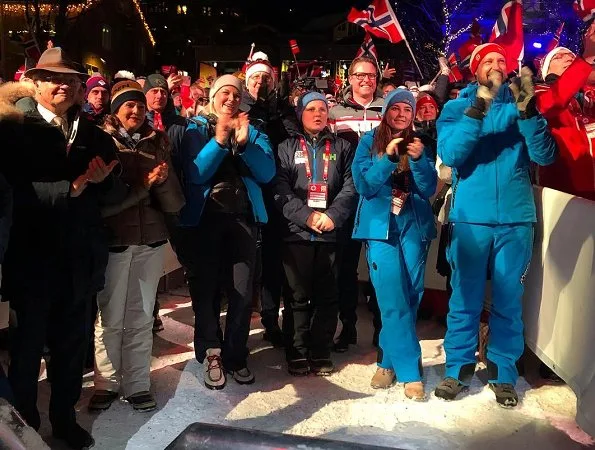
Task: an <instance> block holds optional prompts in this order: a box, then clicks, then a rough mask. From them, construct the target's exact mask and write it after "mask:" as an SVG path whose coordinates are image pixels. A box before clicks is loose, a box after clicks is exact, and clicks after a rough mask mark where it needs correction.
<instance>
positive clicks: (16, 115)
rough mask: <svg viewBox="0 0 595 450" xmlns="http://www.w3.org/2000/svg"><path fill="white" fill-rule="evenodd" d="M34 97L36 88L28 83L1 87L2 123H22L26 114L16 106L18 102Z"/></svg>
mask: <svg viewBox="0 0 595 450" xmlns="http://www.w3.org/2000/svg"><path fill="white" fill-rule="evenodd" d="M34 96H35V88H34V87H33V86H31V85H29V84H27V83H19V82H9V83H4V84H3V85H2V86H0V121H4V120H8V121H18V122H22V121H23V118H24V113H23V111H21V110H20V109H19V108H18V107H17V106H16V102H18V101H19V100H20V99H22V98H26V97H34Z"/></svg>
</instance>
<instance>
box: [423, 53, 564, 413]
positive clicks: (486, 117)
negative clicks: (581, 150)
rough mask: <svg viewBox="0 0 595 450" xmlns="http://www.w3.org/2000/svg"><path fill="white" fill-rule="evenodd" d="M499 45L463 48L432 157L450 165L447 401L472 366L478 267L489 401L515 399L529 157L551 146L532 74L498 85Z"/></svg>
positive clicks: (531, 213)
mask: <svg viewBox="0 0 595 450" xmlns="http://www.w3.org/2000/svg"><path fill="white" fill-rule="evenodd" d="M507 60H508V59H507V53H506V50H505V49H504V48H502V47H501V46H500V45H498V44H495V43H488V44H483V45H480V46H478V47H477V48H476V49H475V50H474V51H473V54H472V55H471V65H470V68H471V72H472V73H473V74H474V75H475V76H476V78H477V83H472V84H471V85H469V87H467V88H466V89H465V90H464V91H463V92H461V95H460V97H459V98H458V99H457V100H452V101H449V102H447V103H446V104H445V105H444V109H443V111H442V114H441V115H440V118H439V120H438V123H437V128H438V156H439V157H440V158H441V159H442V161H443V163H444V164H445V165H446V166H448V167H451V168H452V182H453V194H452V202H451V210H450V214H449V223H450V226H449V244H448V250H447V257H448V261H449V263H450V265H451V267H452V281H451V286H452V291H453V292H452V296H451V298H450V304H449V306H450V311H449V313H448V319H447V320H448V329H447V332H446V337H445V339H444V349H445V351H446V377H445V378H444V380H443V381H442V382H441V383H440V384H439V385H438V386H437V388H436V391H435V394H436V396H437V397H439V398H442V399H445V400H453V399H455V398H456V397H457V395H458V394H459V393H460V392H461V391H462V390H463V389H465V388H466V386H468V384H469V383H470V381H471V378H472V377H473V374H474V372H475V365H476V362H477V360H476V356H475V352H476V350H477V343H478V333H477V330H478V329H479V319H480V314H481V311H482V308H483V304H484V291H485V283H486V272H487V271H488V268H489V270H490V274H491V280H492V314H491V315H490V324H489V325H490V340H489V343H488V346H487V369H488V379H489V384H490V387H491V389H492V390H493V391H494V392H495V394H496V401H497V402H498V404H500V405H501V406H503V407H514V406H516V405H517V403H518V395H517V393H516V391H515V388H514V386H515V383H516V380H517V377H518V372H517V368H516V362H517V360H518V359H519V358H520V357H521V355H522V353H523V350H524V339H523V321H522V307H521V305H522V303H521V302H522V296H523V290H524V287H523V285H524V282H525V278H526V276H527V272H528V269H529V262H530V260H531V254H532V248H533V223H534V222H535V221H536V212H535V204H534V201H533V191H532V186H531V180H530V177H529V169H530V163H531V161H533V162H535V163H537V164H539V165H548V164H551V163H552V162H554V160H555V157H556V144H555V142H554V139H553V138H552V135H551V134H550V131H549V129H548V126H547V123H546V120H545V119H544V118H543V117H542V116H540V115H539V114H538V111H537V109H536V108H535V107H534V104H535V100H534V99H533V92H534V86H533V84H532V74H531V71H530V70H529V69H527V68H524V69H523V70H522V77H521V79H520V81H519V80H514V81H513V82H512V83H511V84H510V85H509V84H505V83H504V81H505V79H506V74H507V73H508V67H507V65H506V64H507Z"/></svg>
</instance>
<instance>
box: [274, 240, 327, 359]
mask: <svg viewBox="0 0 595 450" xmlns="http://www.w3.org/2000/svg"><path fill="white" fill-rule="evenodd" d="M283 267H284V268H285V273H286V275H287V282H288V284H289V288H290V289H291V293H292V301H291V310H292V316H293V322H294V326H293V328H294V336H293V349H292V350H293V357H308V356H310V357H311V358H315V359H318V358H328V357H330V349H331V346H332V343H333V336H334V335H335V330H336V328H337V312H338V285H337V275H338V273H337V246H336V244H335V243H323V242H287V243H285V245H284V246H283ZM288 357H291V355H290V354H288Z"/></svg>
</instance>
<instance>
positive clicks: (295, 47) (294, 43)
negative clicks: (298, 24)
mask: <svg viewBox="0 0 595 450" xmlns="http://www.w3.org/2000/svg"><path fill="white" fill-rule="evenodd" d="M289 47H291V53H293V55H294V56H295V55H297V54H298V53H299V52H300V48H299V47H298V43H297V41H296V40H295V39H290V40H289Z"/></svg>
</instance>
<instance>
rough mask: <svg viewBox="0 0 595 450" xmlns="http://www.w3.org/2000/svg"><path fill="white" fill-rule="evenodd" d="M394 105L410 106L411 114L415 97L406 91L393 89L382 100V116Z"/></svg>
mask: <svg viewBox="0 0 595 450" xmlns="http://www.w3.org/2000/svg"><path fill="white" fill-rule="evenodd" d="M395 103H406V104H408V105H409V106H411V109H413V112H415V97H414V96H413V94H412V93H411V92H409V91H408V90H407V89H401V88H398V89H394V90H392V91H390V92H389V93H388V95H387V96H386V98H385V99H384V105H382V115H383V116H384V113H385V112H386V110H387V109H390V107H391V106H393V105H394V104H395Z"/></svg>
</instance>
